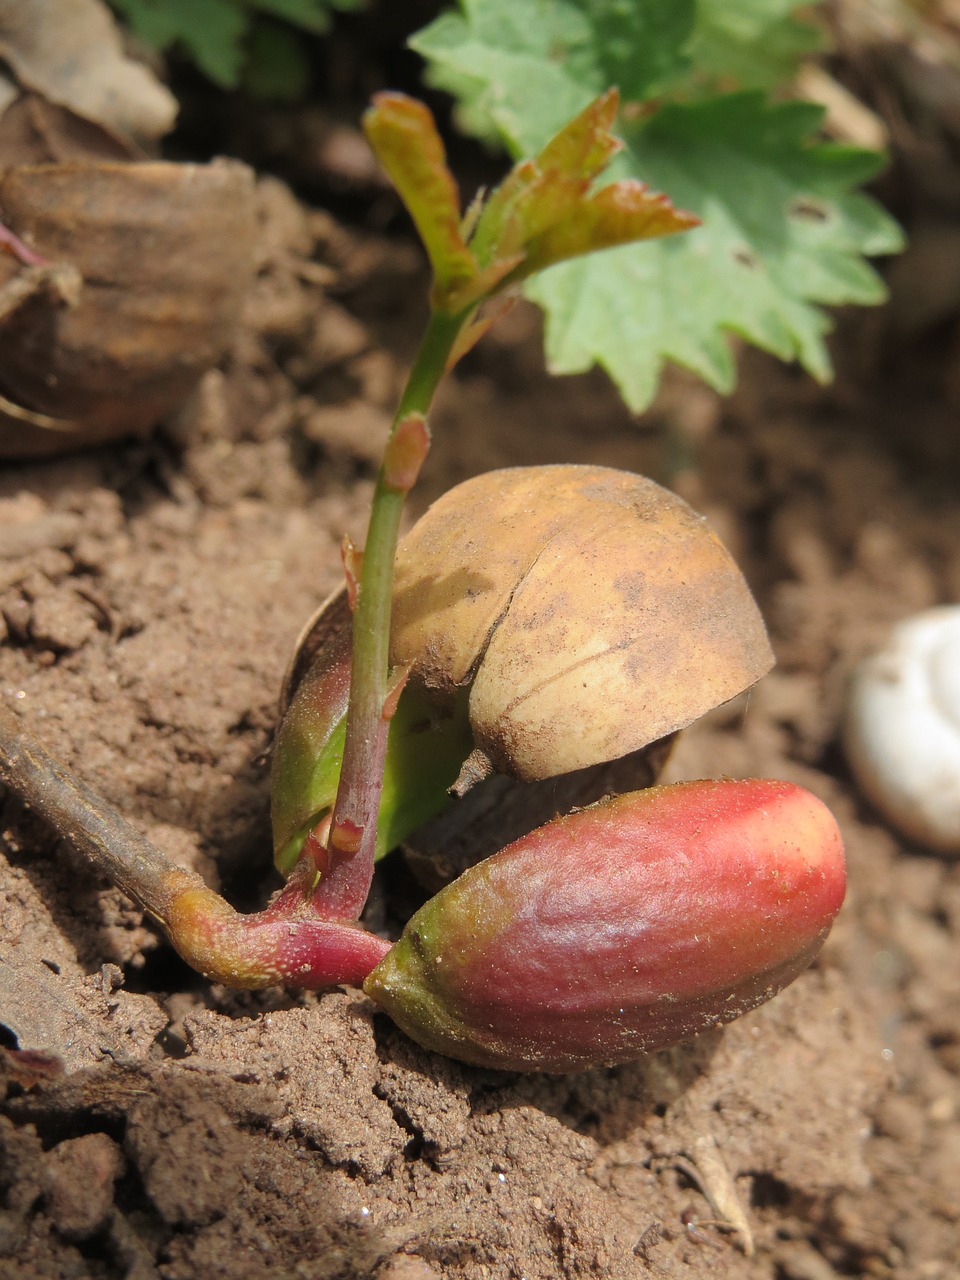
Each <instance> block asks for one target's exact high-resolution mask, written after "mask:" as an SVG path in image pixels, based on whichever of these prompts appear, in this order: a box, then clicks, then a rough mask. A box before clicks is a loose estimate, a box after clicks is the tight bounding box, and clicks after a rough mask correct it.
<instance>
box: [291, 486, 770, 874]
mask: <svg viewBox="0 0 960 1280" xmlns="http://www.w3.org/2000/svg"><path fill="white" fill-rule="evenodd" d="M349 627H350V613H349V610H348V609H347V607H346V596H345V593H343V592H340V593H338V594H337V595H336V596H334V597H332V598H331V600H329V601H327V603H326V604H325V605H324V606H322V607H321V609H320V611H319V612H318V614H317V615H316V616H315V617H314V619H312V620H311V622H310V623H309V624H308V626H307V628H306V629H305V631H304V633H303V635H302V637H301V640H300V643H299V645H298V647H297V652H296V655H295V657H294V661H293V663H292V665H291V669H290V672H289V673H288V677H287V681H286V684H285V691H284V695H283V698H284V703H285V706H286V711H285V715H284V719H283V722H282V724H281V726H280V729H279V732H278V738H277V746H276V750H275V754H274V791H273V820H274V846H275V851H276V856H277V861H278V865H279V866H280V867H281V869H285V868H289V867H290V866H292V865H293V863H294V861H295V860H296V856H297V852H298V850H299V847H300V845H301V844H302V842H303V839H304V838H305V836H306V833H307V832H308V831H309V830H310V829H311V827H312V826H313V825H315V824H316V823H317V822H318V821H319V820H320V819H321V818H322V816H323V815H324V813H325V812H326V811H327V810H328V809H329V807H330V805H331V804H332V803H333V797H334V795H335V792H336V778H337V770H338V768H339V739H338V737H337V733H338V732H339V730H338V729H337V726H338V725H340V724H341V723H342V718H343V716H344V714H345V712H346V699H347V676H346V675H342V676H341V677H337V678H334V677H332V676H331V675H330V674H329V673H330V671H331V670H332V669H333V668H334V667H336V668H337V669H338V670H339V671H340V672H341V673H345V672H348V671H349V661H350V656H349V639H348V633H349ZM391 657H392V660H393V661H394V662H395V663H396V664H397V665H398V666H400V667H404V668H407V669H408V670H409V675H408V678H407V686H406V690H405V692H404V694H403V697H402V698H401V700H400V706H399V708H398V713H397V716H396V718H395V723H394V725H393V726H392V728H391V750H390V752H389V753H388V758H387V778H386V782H385V788H384V797H385V799H384V805H382V806H381V818H380V821H381V830H382V833H384V834H383V836H382V839H381V848H385V847H390V844H391V842H392V843H396V842H397V841H399V840H401V839H403V838H404V837H405V836H406V835H407V834H408V833H409V832H410V831H411V830H413V829H414V827H415V826H417V825H419V824H420V823H421V822H423V821H424V820H425V819H426V818H427V817H429V816H431V814H432V813H434V812H436V811H437V810H438V809H439V808H441V807H442V806H443V804H444V801H445V797H446V792H447V790H448V788H449V787H450V786H451V784H452V783H453V782H454V781H455V780H456V778H457V775H458V771H459V770H460V767H461V765H462V763H463V761H464V759H465V757H466V756H467V755H468V754H470V758H471V768H472V770H473V774H474V776H476V775H477V774H480V775H482V773H483V772H484V771H485V770H486V769H489V768H493V769H495V770H497V771H498V772H501V773H505V774H509V775H511V776H513V777H516V778H519V779H521V780H522V781H524V782H532V781H536V780H540V779H545V778H553V777H556V776H558V775H563V774H567V773H569V772H571V771H573V770H579V769H583V768H586V767H588V766H592V765H597V764H600V763H602V762H606V761H611V760H617V759H619V758H621V757H623V756H626V755H628V754H629V753H632V752H637V751H640V750H641V749H643V748H646V747H649V746H650V744H653V743H656V742H659V741H661V740H662V739H664V738H665V737H667V736H669V735H670V734H673V733H675V732H676V731H677V730H679V729H682V728H684V727H685V726H687V725H689V724H691V723H692V722H693V721H694V720H696V719H698V718H699V717H700V716H702V715H704V714H705V713H706V712H707V711H710V710H712V709H713V708H714V707H716V706H719V705H720V704H722V703H724V702H726V701H728V700H729V699H731V698H733V697H735V696H736V695H737V694H738V693H741V692H742V691H743V690H744V689H747V688H749V687H750V686H751V685H753V684H754V683H756V681H757V680H759V679H760V677H761V676H763V675H764V674H765V673H766V672H767V671H768V670H769V668H770V666H771V665H772V662H773V658H772V654H771V652H770V645H769V642H768V640H767V634H766V630H765V628H764V625H763V621H762V619H761V617H760V613H759V610H758V609H757V606H756V603H755V602H754V600H753V597H752V595H751V594H750V590H749V588H748V586H747V584H746V582H745V581H744V578H743V575H742V574H741V573H740V570H739V569H738V568H737V566H736V564H735V563H734V561H733V559H732V557H731V556H730V554H729V553H728V552H727V550H726V549H725V548H724V546H723V544H722V543H721V542H720V540H719V538H718V537H717V536H716V534H715V533H714V532H713V531H712V530H711V529H710V527H709V525H708V524H707V522H706V521H705V520H704V519H703V517H702V516H700V515H698V514H697V513H696V512H695V511H694V510H693V509H692V508H691V507H690V506H688V505H687V503H685V502H684V501H683V500H682V499H681V498H679V497H677V496H676V495H675V494H673V493H671V492H669V491H668V490H667V489H664V488H663V487H661V486H660V485H658V484H656V483H655V482H654V481H653V480H650V479H647V478H646V477H644V476H640V475H635V474H633V473H630V472H625V471H617V470H614V469H612V468H608V467H594V466H573V465H568V466H540V467H516V468H508V469H505V470H501V471H491V472H488V473H486V474H484V475H481V476H477V477H475V478H474V479H472V480H468V481H466V482H465V483H464V484H460V485H457V486H456V487H455V488H454V489H452V490H450V491H449V492H448V493H446V494H444V496H443V497H442V498H440V499H439V500H438V501H437V502H435V503H434V504H433V506H432V507H430V509H429V510H428V511H427V512H426V514H425V515H424V516H423V517H422V518H421V519H420V520H419V521H418V522H417V524H416V525H415V526H414V528H413V529H412V530H411V532H410V533H409V534H407V536H406V537H405V538H404V539H403V540H402V541H401V543H400V546H399V549H398V553H397V559H396V565H395V571H394V591H393V623H392V627H391ZM427 729H428V730H429V731H427ZM471 749H472V750H471ZM478 761H479V762H480V763H479V764H478ZM394 775H402V776H403V777H404V778H405V779H406V780H408V784H407V785H405V786H399V785H398V786H396V787H393V786H392V783H391V779H392V777H393V776H394ZM293 778H296V780H297V781H296V785H295V786H294V785H292V784H291V781H290V780H291V779H293ZM411 778H415V779H416V785H415V786H413V787H411V786H410V785H409V779H411ZM392 795H396V796H397V797H398V803H399V802H400V798H402V802H403V803H404V804H405V805H407V806H408V807H410V810H409V814H408V815H407V814H400V815H399V816H398V815H397V814H396V813H395V812H394V808H393V807H392V804H393V802H392V801H391V796H392ZM414 797H416V799H417V801H418V807H417V808H416V811H414V810H413V808H412V802H413V798H414Z"/></svg>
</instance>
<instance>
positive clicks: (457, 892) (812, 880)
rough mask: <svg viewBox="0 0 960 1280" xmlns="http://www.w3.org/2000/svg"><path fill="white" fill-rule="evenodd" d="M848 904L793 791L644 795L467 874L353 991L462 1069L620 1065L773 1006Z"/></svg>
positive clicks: (807, 811)
mask: <svg viewBox="0 0 960 1280" xmlns="http://www.w3.org/2000/svg"><path fill="white" fill-rule="evenodd" d="M844 890H845V869H844V859H843V845H842V842H841V838H840V833H839V831H838V829H837V826H836V823H835V822H834V820H833V817H832V816H831V814H830V813H829V811H828V810H827V809H826V807H825V806H824V805H823V804H821V802H820V801H819V800H817V799H816V798H815V797H814V796H812V795H810V794H809V793H808V792H806V791H804V790H802V789H801V788H800V787H796V786H793V785H791V784H789V783H785V782H773V781H766V780H749V781H746V782H731V781H724V782H709V781H701V782H687V783H679V784H675V785H673V786H663V787H652V788H650V789H648V790H645V791H640V792H634V793H632V794H630V795H624V796H619V797H616V798H613V799H610V800H605V801H602V802H601V803H600V804H597V805H594V806H592V807H591V808H588V809H582V810H580V811H579V812H577V813H573V814H571V815H570V816H568V817H565V818H559V819H557V820H556V821H554V822H551V823H549V824H548V825H547V826H545V827H541V828H540V829H538V830H537V831H534V832H532V833H531V834H530V835H528V836H525V837H523V839H521V840H517V841H516V842H515V843H513V844H511V845H508V846H507V848H505V849H503V850H501V851H500V852H499V853H497V854H495V855H494V856H493V857H491V858H488V859H487V860H486V861H485V862H482V863H480V864H479V865H477V866H475V867H472V868H471V869H470V870H469V871H467V872H466V873H465V874H464V875H462V876H461V877H460V879H459V880H457V881H455V882H454V883H453V884H451V885H449V886H448V887H447V888H446V889H444V890H442V891H441V892H440V893H439V894H438V895H437V896H436V897H435V898H433V899H431V901H430V902H428V903H427V904H426V905H425V906H424V907H422V908H421V910H420V911H418V912H417V914H416V915H415V916H414V917H413V918H412V919H411V920H410V922H409V923H408V925H407V927H406V929H405V930H404V932H403V935H402V936H401V938H400V940H399V942H398V943H397V945H396V946H395V947H394V948H393V949H392V950H391V951H390V952H389V953H388V955H387V956H386V957H385V958H384V959H383V960H382V961H381V962H380V964H379V965H378V966H377V967H376V969H374V971H373V972H372V973H371V974H370V976H369V978H368V979H367V981H366V984H365V990H366V991H367V993H368V994H369V995H371V996H372V997H373V998H374V999H375V1000H376V1001H378V1002H379V1003H380V1004H381V1005H383V1007H384V1008H385V1009H386V1010H387V1012H388V1013H389V1014H390V1015H391V1017H392V1018H393V1019H394V1020H395V1021H396V1022H397V1023H398V1024H399V1025H400V1026H401V1027H402V1028H403V1030H404V1031H406V1032H407V1033H408V1034H409V1035H410V1036H412V1037H413V1038H414V1039H415V1040H418V1041H419V1042H420V1043H421V1044H423V1045H425V1046H426V1047H427V1048H429V1049H434V1050H437V1051H439V1052H442V1053H446V1054H449V1055H450V1056H451V1057H455V1058H460V1059H462V1060H463V1061H465V1062H471V1063H476V1064H478V1065H481V1066H487V1067H499V1068H503V1069H507V1070H517V1071H556V1072H563V1071H575V1070H578V1069H583V1068H589V1067H595V1066H599V1065H601V1064H612V1063H617V1062H626V1061H629V1060H631V1059H633V1058H636V1057H639V1056H640V1055H641V1054H643V1053H647V1052H649V1051H652V1050H656V1049H662V1048H665V1047H667V1046H669V1045H672V1044H676V1043H677V1042H678V1041H682V1040H685V1039H688V1038H689V1037H691V1036H694V1035H697V1034H698V1033H700V1032H702V1031H706V1030H707V1029H709V1028H710V1027H714V1026H717V1025H719V1024H721V1023H724V1022H730V1021H731V1020H732V1019H733V1018H736V1017H739V1016H740V1014H742V1013H746V1012H747V1011H748V1010H750V1009H753V1008H755V1007H756V1006H757V1005H759V1004H762V1003H763V1002H764V1001H765V1000H768V999H770V998H771V997H772V996H774V995H776V993H777V992H778V991H780V990H782V988H783V987H785V986H786V985H787V984H788V983H790V982H792V981H793V979H794V978H795V977H796V976H797V975H798V974H799V973H801V972H802V971H803V970H804V969H805V968H806V967H807V965H808V964H809V963H810V961H811V960H812V959H813V957H814V956H815V955H816V954H817V952H818V951H819V949H820V947H821V945H822V943H823V941H824V939H825V938H826V936H827V933H828V932H829V930H830V926H831V924H832V922H833V919H834V917H835V916H836V914H837V911H838V910H839V909H840V905H841V903H842V901H843V896H844Z"/></svg>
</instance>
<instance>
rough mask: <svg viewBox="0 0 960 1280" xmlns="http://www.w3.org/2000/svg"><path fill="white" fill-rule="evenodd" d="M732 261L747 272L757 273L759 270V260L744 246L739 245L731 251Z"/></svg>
mask: <svg viewBox="0 0 960 1280" xmlns="http://www.w3.org/2000/svg"><path fill="white" fill-rule="evenodd" d="M733 260H734V262H736V263H737V264H738V265H739V266H741V267H746V268H747V270H748V271H758V270H759V268H760V260H759V258H758V257H757V255H756V254H755V253H754V252H753V250H752V249H747V248H746V247H745V246H744V245H740V246H739V247H738V248H736V249H734V251H733Z"/></svg>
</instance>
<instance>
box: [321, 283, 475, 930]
mask: <svg viewBox="0 0 960 1280" xmlns="http://www.w3.org/2000/svg"><path fill="white" fill-rule="evenodd" d="M472 310H473V308H471V309H470V310H468V311H465V312H462V313H460V314H458V315H449V314H447V313H445V312H441V311H434V312H433V313H432V314H431V317H430V321H429V324H428V325H427V331H426V333H425V334H424V337H423V341H422V343H421V345H420V350H419V352H418V354H417V358H416V360H415V361H414V364H413V368H412V370H411V372H410V376H409V379H408V381H407V386H406V389H405V391H404V393H403V396H402V398H401V400H400V405H399V408H398V409H397V415H396V418H395V419H394V424H393V428H392V431H391V434H390V438H389V440H388V442H387V446H386V450H385V452H384V460H383V464H382V466H381V468H380V473H379V475H378V477H377V483H376V488H375V490H374V495H373V503H372V507H371V511H370V524H369V528H368V530H367V542H366V546H365V547H364V551H363V561H362V569H361V571H360V580H359V594H358V598H357V604H356V609H355V612H354V615H353V662H352V669H351V675H350V698H349V703H348V709H347V725H346V738H345V742H344V750H343V764H342V766H341V770H340V781H339V785H338V789H337V798H336V801H335V803H334V807H333V815H332V819H331V822H330V827H329V835H328V836H327V839H326V843H324V841H323V838H322V836H321V834H320V832H319V831H318V832H315V833H314V834H313V835H311V836H310V837H309V838H308V841H307V844H306V846H305V849H304V853H305V855H306V856H308V857H310V858H312V860H313V863H314V866H315V868H316V873H317V876H318V877H319V882H318V884H317V886H316V889H315V891H314V898H315V902H314V907H315V910H316V911H317V912H318V913H319V914H321V915H323V916H325V917H326V918H327V919H331V920H356V919H357V918H358V916H359V915H360V912H361V911H362V910H363V906H364V903H365V902H366V900H367V895H368V894H369V892H370V882H371V880H372V878H373V864H374V852H375V846H376V837H377V813H378V810H379V807H380V793H381V790H382V786H383V765H384V758H385V755H386V747H387V731H388V729H389V727H390V717H391V715H392V714H393V708H394V706H395V704H396V696H397V694H398V693H399V691H400V688H401V687H402V684H403V680H404V677H405V673H403V672H400V673H396V672H395V673H393V674H392V675H391V672H390V609H391V595H392V590H393V561H394V556H395V555H396V549H397V536H398V533H399V529H400V517H401V514H402V512H403V504H404V501H405V500H406V496H407V494H408V493H409V491H410V489H411V488H412V487H413V485H414V483H415V481H416V478H417V475H418V473H419V470H420V466H421V464H422V462H423V460H424V458H425V457H426V453H427V449H428V447H429V437H428V435H427V429H426V420H425V419H426V413H427V410H428V409H429V407H430V404H431V402H432V400H433V396H434V392H435V391H436V389H437V386H438V384H439V382H440V379H441V378H442V377H443V374H444V371H445V369H446V367H447V363H448V360H449V357H450V353H451V351H452V350H453V347H454V345H455V343H456V341H457V338H458V337H459V335H460V332H461V330H462V329H463V327H464V325H465V324H466V322H467V320H468V319H469V317H470V314H471V312H472Z"/></svg>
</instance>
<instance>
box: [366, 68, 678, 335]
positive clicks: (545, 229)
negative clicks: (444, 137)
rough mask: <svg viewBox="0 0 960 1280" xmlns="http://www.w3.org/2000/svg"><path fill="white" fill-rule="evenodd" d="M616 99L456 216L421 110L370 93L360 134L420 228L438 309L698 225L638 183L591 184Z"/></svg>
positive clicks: (449, 181)
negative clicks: (548, 269) (601, 253)
mask: <svg viewBox="0 0 960 1280" xmlns="http://www.w3.org/2000/svg"><path fill="white" fill-rule="evenodd" d="M618 101H619V95H618V94H617V91H616V90H615V89H610V90H607V92H605V93H603V94H602V95H601V96H600V97H599V98H597V99H596V100H595V101H594V102H591V103H589V104H588V105H587V106H586V107H585V108H584V109H583V111H581V112H580V113H579V115H577V116H576V117H575V118H574V119H573V120H571V121H570V122H569V123H567V124H566V125H564V126H563V127H562V128H561V129H560V130H559V132H558V133H557V134H556V135H555V136H554V137H553V138H551V139H550V140H549V141H548V142H547V144H546V145H545V146H544V147H543V149H542V150H541V151H540V153H539V155H537V156H536V157H535V158H534V159H532V160H523V161H521V162H520V163H518V164H517V165H515V166H514V168H513V169H512V170H511V172H510V173H509V174H508V175H507V177H506V179H505V180H504V181H503V182H502V183H501V185H500V186H499V187H498V188H497V189H496V190H495V191H494V192H493V193H492V195H491V196H490V197H489V199H486V200H482V199H481V200H479V201H478V202H477V203H476V204H475V205H474V206H472V207H471V209H470V211H469V213H468V214H467V215H466V216H465V217H463V218H461V216H460V202H459V196H458V192H457V185H456V182H455V180H454V178H453V175H452V174H451V173H450V171H449V169H448V168H447V165H446V157H445V155H444V150H443V143H442V142H441V140H440V136H439V134H438V133H437V129H436V125H435V124H434V121H433V117H432V116H431V114H430V112H429V111H428V110H427V108H426V107H425V106H424V105H423V104H422V103H420V102H417V101H415V100H414V99H412V98H408V97H406V96H405V95H404V94H400V93H381V94H378V95H377V96H376V97H375V98H374V102H373V106H372V107H371V108H370V110H369V111H367V113H366V114H365V116H364V120H363V124H364V131H365V133H366V135H367V140H368V141H369V143H370V145H371V147H372V148H373V150H374V152H375V154H376V156H377V158H378V159H379V161H380V163H381V164H382V165H383V168H384V170H385V171H386V173H387V175H388V176H389V178H390V180H391V181H392V182H393V185H394V186H395V187H396V189H397V192H398V194H399V195H400V198H401V199H402V200H403V202H404V204H405V205H406V207H407V209H408V211H409V213H410V216H411V218H412V219H413V222H414V225H415V226H416V228H417V230H418V232H419V233H420V238H421V239H422V241H423V244H424V247H425V249H426V251H427V257H428V258H429V259H430V265H431V267H432V269H433V282H434V283H433V294H432V303H433V306H434V308H435V309H436V310H437V311H440V312H445V313H447V314H449V315H452V316H455V315H458V314H461V313H468V312H469V311H470V310H471V309H472V308H474V307H475V306H477V305H478V304H479V303H480V302H482V301H484V300H485V299H487V298H490V297H492V296H495V295H496V294H497V293H498V292H502V290H503V289H505V288H507V287H508V286H509V285H512V284H514V283H516V282H517V281H519V280H524V279H526V278H527V277H528V276H531V275H533V274H534V273H536V272H538V271H541V270H542V269H543V268H544V267H546V266H550V265H553V264H554V263H557V262H563V261H567V260H568V259H570V258H576V257H580V256H582V255H584V254H589V253H593V252H595V251H596V250H599V249H607V248H611V247H612V246H614V245H618V244H629V243H632V242H633V241H636V240H646V239H650V238H651V237H653V236H667V235H673V234H675V233H676V232H678V231H685V230H687V229H688V228H690V227H692V226H696V225H697V221H698V220H697V219H696V218H695V217H693V216H692V215H690V214H688V213H684V212H683V211H681V210H679V209H675V208H674V207H673V205H672V204H671V203H670V201H669V199H668V198H667V197H666V196H663V195H658V194H656V193H654V192H651V191H649V190H648V189H647V187H646V186H644V184H643V183H640V182H635V181H630V180H628V181H626V182H619V183H614V184H613V185H612V186H609V187H604V188H602V189H601V190H600V191H598V192H593V191H592V186H593V181H594V179H595V178H596V177H597V176H598V175H599V174H600V173H601V172H602V171H603V170H604V169H605V168H606V167H607V166H608V164H609V163H610V161H611V159H612V158H613V156H615V155H616V153H617V152H618V151H620V149H621V147H622V145H623V144H622V143H621V142H619V140H618V139H616V138H614V137H613V135H612V134H611V133H610V126H611V125H612V123H613V121H614V119H615V117H616V113H617V104H618Z"/></svg>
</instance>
